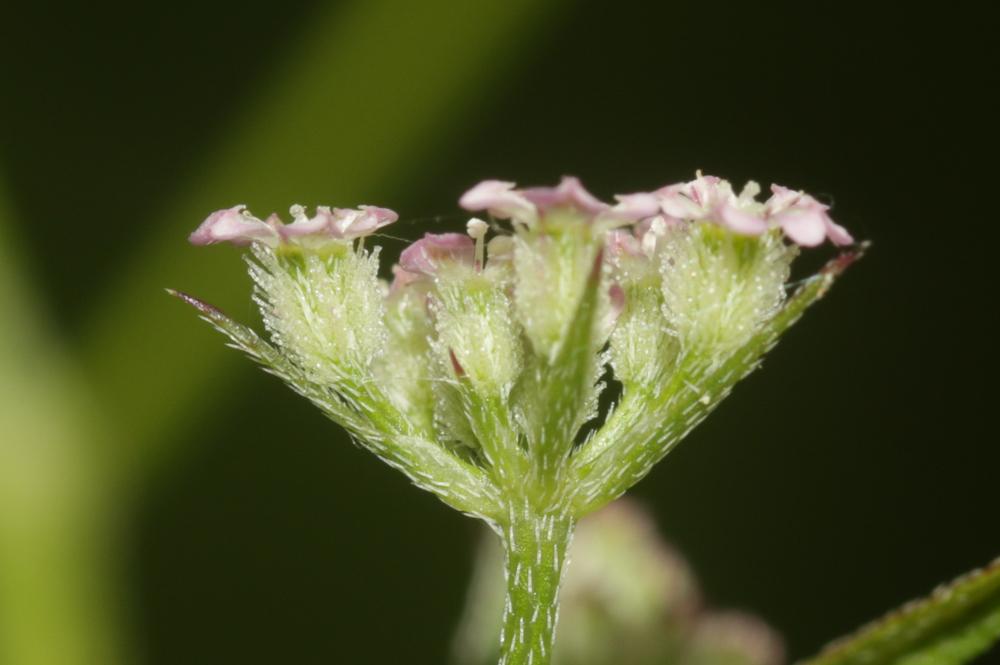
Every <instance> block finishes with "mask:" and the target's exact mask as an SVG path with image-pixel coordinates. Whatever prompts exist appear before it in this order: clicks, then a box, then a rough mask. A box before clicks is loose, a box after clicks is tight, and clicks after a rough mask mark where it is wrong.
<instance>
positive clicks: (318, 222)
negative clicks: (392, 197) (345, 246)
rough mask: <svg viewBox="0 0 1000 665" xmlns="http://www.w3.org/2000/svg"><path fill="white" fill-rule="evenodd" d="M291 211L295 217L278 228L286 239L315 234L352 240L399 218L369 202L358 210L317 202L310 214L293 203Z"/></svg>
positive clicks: (390, 211)
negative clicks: (313, 211)
mask: <svg viewBox="0 0 1000 665" xmlns="http://www.w3.org/2000/svg"><path fill="white" fill-rule="evenodd" d="M291 212H292V216H293V218H294V221H293V222H292V223H291V224H288V225H287V226H284V227H282V228H281V236H282V238H284V239H285V240H291V239H293V238H301V237H315V236H319V237H323V236H325V237H328V238H336V239H338V240H354V239H355V238H360V237H363V236H367V235H371V234H372V233H374V232H375V231H377V230H378V229H380V228H382V227H383V226H387V225H388V224H392V223H393V222H395V221H396V220H397V219H399V215H397V214H396V213H395V212H393V211H392V210H389V209H388V208H379V207H377V206H369V205H363V206H359V207H358V209H357V210H352V209H349V208H332V209H331V208H329V207H328V206H317V207H316V216H315V217H312V218H309V217H308V216H307V215H306V214H305V209H304V208H303V207H302V206H292V210H291Z"/></svg>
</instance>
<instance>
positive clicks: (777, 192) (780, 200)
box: [764, 185, 802, 215]
mask: <svg viewBox="0 0 1000 665" xmlns="http://www.w3.org/2000/svg"><path fill="white" fill-rule="evenodd" d="M801 198H802V192H797V191H795V190H794V189H789V188H787V187H782V186H781V185H771V198H769V199H768V200H767V201H766V202H765V203H764V209H765V210H766V211H767V214H768V215H777V214H779V213H781V212H784V211H785V210H788V209H789V208H790V207H792V206H793V205H795V204H796V203H798V201H799V199H801Z"/></svg>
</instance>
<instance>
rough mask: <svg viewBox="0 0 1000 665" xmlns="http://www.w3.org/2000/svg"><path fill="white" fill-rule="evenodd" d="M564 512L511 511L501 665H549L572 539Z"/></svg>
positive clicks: (505, 540) (504, 537)
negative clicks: (564, 573)
mask: <svg viewBox="0 0 1000 665" xmlns="http://www.w3.org/2000/svg"><path fill="white" fill-rule="evenodd" d="M573 526H574V520H573V518H572V517H571V516H570V515H569V514H568V513H566V512H564V511H554V512H547V511H541V510H535V509H534V508H532V507H531V506H530V505H529V504H527V503H526V504H523V505H521V506H518V507H512V508H511V510H510V512H509V516H508V522H507V524H506V525H504V528H503V529H502V540H503V545H504V551H505V568H504V575H505V576H506V580H507V602H506V604H505V606H504V615H503V628H502V629H501V632H500V665H548V663H549V662H551V660H552V645H553V642H554V640H555V631H556V622H557V621H558V618H559V585H560V582H561V581H562V574H563V570H564V568H565V566H566V554H567V550H568V549H569V543H570V540H571V539H572V537H573Z"/></svg>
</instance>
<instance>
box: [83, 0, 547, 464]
mask: <svg viewBox="0 0 1000 665" xmlns="http://www.w3.org/2000/svg"><path fill="white" fill-rule="evenodd" d="M553 6H558V3H540V2H536V1H534V0H505V1H504V2H475V3H455V2H452V1H450V0H426V1H425V2H420V3H415V4H412V5H408V4H405V3H399V2H396V1H395V0H365V2H355V3H353V4H352V5H350V6H349V7H347V8H346V9H345V10H342V11H337V12H333V13H330V14H329V15H327V16H322V17H319V18H318V19H317V20H315V21H313V22H312V23H311V24H310V29H309V31H308V32H307V33H306V34H303V35H302V37H301V38H300V39H297V40H295V42H294V43H293V44H290V45H289V46H290V53H289V54H288V58H287V59H286V60H285V63H286V64H285V66H284V67H281V68H278V70H277V71H275V72H274V76H273V77H272V80H271V82H270V84H266V85H264V86H263V90H264V91H265V93H262V94H261V95H260V96H259V99H258V100H250V101H251V102H253V103H252V104H251V105H250V107H249V108H248V111H247V113H246V114H245V115H244V117H243V118H242V121H241V122H240V123H239V124H238V126H237V128H236V129H235V131H234V132H233V133H232V134H231V135H230V136H229V137H228V140H226V141H224V142H222V144H221V147H219V149H218V150H217V152H216V153H215V154H214V155H212V157H211V159H209V160H208V165H207V167H206V168H205V170H204V172H202V173H200V174H196V175H195V183H196V184H195V185H194V186H193V187H192V188H191V189H190V190H188V191H187V192H186V193H185V194H184V195H183V196H182V197H181V198H180V199H179V200H178V202H177V204H176V205H173V206H171V207H170V208H169V209H168V210H165V211H161V212H160V213H158V214H157V215H156V216H155V219H154V221H155V220H158V221H155V223H153V224H151V225H148V224H147V223H146V221H145V216H146V215H147V213H146V211H139V213H138V214H139V218H138V219H137V220H136V228H137V229H140V228H144V227H147V226H151V227H152V228H153V229H155V231H154V233H153V234H152V235H151V236H150V237H149V238H148V240H147V242H146V243H145V244H143V245H142V246H141V247H140V249H138V250H137V251H136V252H134V254H133V257H132V259H131V260H130V261H129V263H128V265H126V266H125V267H124V270H123V271H122V273H121V276H120V277H119V279H118V280H117V281H116V284H117V288H116V290H115V291H114V293H112V294H111V295H110V297H109V298H107V299H106V300H105V301H102V302H97V303H95V308H94V312H93V315H94V318H93V322H94V323H93V326H92V328H91V330H90V334H89V336H88V338H87V345H86V349H85V350H86V356H87V362H88V368H89V369H88V371H89V372H90V373H92V374H93V376H94V378H95V379H96V382H97V383H96V387H97V388H98V390H99V393H100V396H101V398H102V402H103V403H105V404H108V405H114V418H115V420H116V422H117V423H118V425H119V426H120V430H121V435H122V437H123V439H122V442H121V445H120V446H119V447H118V449H117V451H116V456H117V457H118V458H119V459H121V460H122V461H123V463H125V464H130V465H133V466H134V465H139V466H148V465H149V464H151V463H153V462H154V461H155V460H156V459H157V458H158V457H159V456H160V455H161V454H162V452H163V447H162V446H161V445H158V443H162V442H163V441H165V440H167V439H168V438H169V434H168V430H169V429H170V428H171V427H172V426H174V425H176V424H177V422H178V421H179V419H180V418H181V417H183V416H185V415H188V416H192V415H193V414H195V413H197V411H198V407H199V403H200V402H202V401H203V400H206V399H207V398H206V396H205V393H206V392H208V389H209V388H212V387H214V388H215V389H216V390H217V391H221V390H222V389H223V387H224V386H226V385H227V383H226V382H224V381H223V380H222V379H221V376H222V375H223V374H226V373H228V370H230V369H232V367H233V366H234V365H229V366H228V367H227V366H226V365H224V363H225V362H226V361H225V360H224V358H226V355H225V354H226V351H225V350H224V349H223V348H222V347H221V345H219V344H216V343H214V340H209V339H208V337H207V333H206V332H205V331H204V330H203V329H202V328H201V327H200V326H198V325H197V322H195V321H192V320H191V317H189V316H188V313H187V312H184V311H182V310H181V308H179V307H177V306H176V305H174V304H172V303H171V302H169V301H167V300H166V299H165V298H164V297H163V296H162V295H161V294H162V293H163V288H164V287H167V286H171V287H178V288H181V289H183V290H185V291H189V292H194V293H199V294H206V296H207V297H209V298H210V299H211V300H212V302H213V303H215V304H218V305H220V306H222V307H223V308H224V309H231V310H234V311H235V312H241V311H247V310H248V309H249V306H248V303H249V298H248V293H249V288H248V286H247V284H246V282H245V280H244V279H243V278H242V277H241V273H242V271H240V270H237V269H235V267H234V263H235V257H234V255H233V253H231V252H226V251H225V250H220V251H216V252H213V251H205V250H200V251H195V250H194V249H192V248H190V247H188V246H187V243H186V242H185V237H186V235H187V234H188V233H189V232H190V231H191V230H192V229H193V228H194V227H195V226H196V225H197V224H198V223H199V222H200V221H201V220H202V219H203V218H204V217H205V215H206V214H207V213H208V212H210V211H212V210H213V209H217V208H220V207H223V206H228V205H232V204H234V203H241V202H244V203H247V204H250V205H251V206H252V207H253V208H254V209H255V210H260V211H270V210H273V209H278V208H283V207H287V206H288V204H289V203H292V202H301V203H306V204H315V203H332V204H334V205H354V204H357V203H379V204H381V205H392V200H391V198H390V197H389V196H388V194H389V192H390V191H391V187H390V184H391V183H393V182H396V183H398V182H400V181H401V179H402V178H404V177H405V178H409V179H411V185H412V179H413V178H418V177H419V176H420V173H421V172H422V171H423V170H424V169H425V165H426V163H427V161H428V160H432V159H434V157H435V152H437V151H440V149H441V147H442V144H443V142H444V140H445V139H446V138H447V137H448V136H449V135H454V133H455V126H456V121H458V120H461V118H462V116H464V115H467V113H468V111H469V109H471V108H475V103H476V102H477V100H478V99H479V98H481V97H483V96H484V95H487V93H488V92H489V90H488V87H489V86H491V85H493V84H494V83H495V82H496V77H497V74H498V73H499V72H501V71H503V70H504V69H505V68H506V67H508V66H510V65H511V64H512V63H513V62H514V61H515V58H516V56H519V55H521V54H523V52H524V51H526V50H527V49H526V48H525V45H526V43H530V42H531V41H532V40H533V38H534V37H535V35H536V28H537V25H538V24H539V19H540V18H542V17H543V16H546V15H548V14H549V13H550V12H551V9H552V8H553ZM205 103H206V104H210V103H212V100H205ZM265 214H266V213H265ZM231 362H233V363H235V362H236V359H235V357H233V360H232V361H231ZM211 399H212V401H216V399H217V398H214V397H213V398H211Z"/></svg>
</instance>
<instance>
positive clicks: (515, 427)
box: [182, 174, 857, 665]
mask: <svg viewBox="0 0 1000 665" xmlns="http://www.w3.org/2000/svg"><path fill="white" fill-rule="evenodd" d="M759 189H760V188H759V187H758V186H757V185H756V184H755V183H749V184H748V185H747V186H746V187H744V188H743V190H742V191H741V192H740V193H739V194H736V193H735V192H734V190H733V188H732V187H731V186H730V184H729V183H728V182H726V181H724V180H721V179H719V178H715V177H711V176H702V175H701V174H698V177H697V178H696V179H695V180H693V181H691V182H687V183H681V184H675V185H669V186H666V187H663V188H661V189H658V190H656V191H653V192H641V193H633V194H626V195H621V196H617V197H616V200H615V203H606V202H603V201H601V200H599V199H597V198H596V197H595V196H593V195H592V194H590V193H589V192H587V190H586V189H584V188H583V186H582V185H581V184H580V182H579V180H577V179H576V178H569V177H567V178H564V179H563V180H562V182H560V183H559V184H558V185H557V186H555V187H538V188H527V189H518V188H516V187H515V185H514V184H513V183H509V182H502V181H497V180H488V181H485V182H482V183H480V184H479V185H476V186H475V187H473V188H472V189H470V190H469V191H468V192H466V193H465V194H464V195H463V196H462V197H461V199H460V204H461V205H462V207H464V208H465V209H466V210H468V211H470V212H473V213H477V214H482V215H484V216H488V217H491V218H492V223H488V222H486V221H483V220H482V219H478V218H473V219H471V220H469V222H468V224H467V228H466V231H467V233H465V234H461V233H438V234H433V233H429V234H426V235H425V236H424V237H423V238H421V239H420V240H417V241H416V242H414V243H413V244H412V245H410V246H409V247H407V248H406V249H404V250H403V252H402V254H401V255H400V259H399V264H398V265H396V266H394V267H393V279H392V282H391V284H390V283H386V282H384V281H382V280H380V279H379V254H380V248H379V247H374V248H368V249H366V248H365V246H364V241H365V238H366V237H367V236H369V235H372V234H374V233H376V232H377V231H378V230H379V229H380V228H382V227H384V226H386V225H387V224H389V223H391V222H393V221H395V220H396V219H397V216H396V214H395V213H394V212H392V211H390V210H387V209H385V208H378V207H374V206H361V207H359V208H357V209H353V210H346V209H339V208H325V207H319V208H317V209H316V211H315V215H314V216H312V217H310V216H308V215H307V213H306V211H305V209H304V208H303V207H301V206H293V207H292V209H291V214H292V217H293V221H292V222H291V223H290V224H287V225H285V224H283V223H282V222H281V221H280V220H279V219H278V218H277V216H274V215H272V216H271V217H269V218H268V219H266V220H260V219H257V218H255V217H253V216H252V215H250V213H249V212H247V210H246V208H245V207H244V206H237V207H234V208H229V209H226V210H220V211H218V212H216V213H213V214H212V215H211V216H209V217H208V219H206V220H205V222H204V223H203V224H202V225H201V226H200V227H199V228H198V229H197V230H196V231H195V232H194V233H193V234H192V235H191V241H192V242H193V243H195V244H208V243H214V242H221V241H228V242H232V243H234V244H238V245H247V244H249V245H251V253H252V254H251V258H250V259H249V264H250V275H251V277H252V278H253V280H254V282H255V284H256V291H255V297H254V299H255V301H256V302H257V304H258V305H259V306H260V309H261V313H262V317H263V320H264V324H265V326H266V328H267V330H268V332H269V333H270V341H265V340H264V339H261V338H260V337H259V336H258V335H257V334H256V333H254V332H253V331H252V330H250V329H249V328H246V327H244V326H241V325H240V324H237V323H235V322H233V321H232V320H230V319H228V318H227V317H225V316H224V315H223V314H222V313H221V312H219V311H218V310H215V309H214V308H212V307H210V306H208V305H205V304H204V303H201V302H200V301H197V300H195V299H193V298H190V297H188V296H182V297H184V298H185V299H187V300H188V301H189V302H191V303H192V304H194V305H195V306H196V307H198V309H199V310H200V311H201V313H202V315H203V316H204V317H205V318H207V319H208V320H209V321H211V322H212V323H213V324H214V325H215V326H216V327H218V328H219V329H220V330H222V331H223V332H225V333H226V334H227V335H229V337H230V339H231V340H232V341H233V342H234V344H235V345H236V346H237V347H238V348H241V349H243V350H244V351H245V352H246V353H248V354H249V355H251V356H252V357H254V358H255V359H256V360H258V361H259V362H260V363H261V364H263V365H264V366H266V367H267V368H268V369H269V371H271V372H272V373H274V374H276V375H278V376H279V377H281V378H282V379H284V380H285V381H286V382H287V383H289V384H290V385H291V386H292V387H293V388H294V389H295V390H297V391H298V392H299V393H301V394H302V395H304V396H306V397H307V398H309V399H310V400H311V401H312V402H313V403H315V404H316V405H317V406H318V407H319V408H321V409H322V410H323V411H324V412H325V413H326V414H327V415H328V416H329V417H330V418H331V419H333V420H334V421H336V422H338V423H340V424H341V425H342V426H343V427H344V428H346V429H347V430H348V431H349V432H350V433H351V434H352V436H353V437H354V438H355V440H357V441H358V442H359V443H360V444H361V445H363V446H365V447H367V448H368V449H369V450H371V451H372V452H374V453H376V454H377V455H379V456H380V457H382V458H383V459H384V460H385V461H386V462H388V463H389V464H390V465H392V466H394V467H396V468H398V469H400V470H401V471H403V472H404V473H406V474H407V475H408V476H409V477H410V478H411V479H412V480H413V481H414V482H415V483H416V484H417V485H419V486H420V487H422V488H424V489H426V490H428V491H431V492H433V493H435V494H436V495H437V496H438V497H439V498H441V499H442V500H443V501H444V502H446V503H447V504H449V505H451V506H452V507H454V508H456V509H458V510H461V511H463V512H466V513H468V514H471V515H474V516H477V517H480V518H482V519H484V520H485V521H486V522H487V523H488V524H490V525H491V526H492V527H493V528H494V529H495V530H496V532H497V533H498V534H500V536H501V538H502V540H503V542H504V545H505V548H506V551H507V558H506V565H507V580H508V600H507V603H506V610H505V617H504V627H503V630H502V640H501V641H502V653H503V658H502V660H501V662H502V663H507V664H509V665H513V664H514V663H524V662H529V663H530V662H534V663H536V664H537V665H541V664H542V663H546V662H548V661H549V658H550V655H551V649H552V634H553V629H554V626H555V616H556V611H555V610H556V604H557V599H558V588H559V581H560V579H561V575H562V570H563V564H564V562H565V556H566V549H567V547H568V543H569V539H570V536H571V534H572V532H573V527H574V525H575V523H576V520H578V519H579V518H580V517H582V516H583V515H586V514H588V513H590V512H592V511H594V510H596V509H597V508H599V507H601V506H602V505H604V504H606V503H608V502H609V501H611V500H613V499H614V498H616V497H618V496H619V495H621V494H622V493H624V492H625V491H626V490H627V489H628V488H629V487H631V486H632V485H634V484H635V483H636V482H638V481H639V480H640V479H641V478H642V477H643V476H645V475H646V474H647V473H648V472H649V471H650V469H651V468H652V467H653V466H654V465H655V464H656V463H657V462H658V461H659V460H660V459H661V458H662V457H663V456H664V455H666V454H667V453H668V452H669V451H670V450H672V449H673V447H674V446H675V445H676V444H677V443H678V442H679V441H681V440H682V439H683V438H684V436H685V435H686V434H687V433H688V432H689V431H690V430H691V429H692V428H693V427H695V426H696V425H697V424H698V423H699V422H700V421H701V420H702V419H703V418H704V417H705V416H706V415H707V414H708V413H710V412H711V410H712V409H714V408H715V406H716V405H718V404H719V402H720V401H721V400H722V399H723V398H724V397H725V396H726V395H727V394H728V393H729V391H730V390H731V388H732V387H733V386H734V385H735V384H736V383H737V382H738V381H739V380H740V379H742V378H743V377H744V376H746V375H747V374H748V373H749V372H751V371H752V370H753V369H754V368H755V367H756V366H757V365H758V363H759V361H760V358H761V357H762V356H763V354H764V353H765V352H766V351H767V350H768V349H770V348H771V347H772V346H773V345H774V344H775V342H776V341H777V339H778V338H779V337H780V335H781V334H782V333H783V332H784V331H785V330H786V329H788V327H789V326H791V325H792V324H793V323H794V322H795V321H796V320H797V319H798V317H799V316H800V315H801V314H802V312H803V311H804V310H805V309H806V307H808V306H809V305H810V304H811V303H813V302H814V301H815V300H817V299H818V298H819V297H821V296H822V295H823V294H824V293H825V292H826V290H827V289H828V287H829V286H830V284H831V283H832V281H833V279H834V277H836V275H837V274H839V273H840V272H841V271H842V270H843V269H844V268H845V267H846V266H847V265H849V263H850V261H851V258H852V257H853V256H855V255H856V252H857V250H856V249H853V248H852V249H848V250H847V251H846V252H845V253H844V254H842V255H841V256H840V257H838V258H837V259H836V260H834V261H833V262H831V263H830V264H829V265H828V267H827V268H825V269H824V270H823V271H821V273H819V274H818V275H816V276H814V277H813V278H811V279H808V280H805V282H803V284H802V285H801V286H800V287H799V289H798V290H797V291H796V292H795V294H793V295H792V296H791V297H789V296H788V294H787V293H786V289H787V280H788V275H789V272H790V266H791V263H792V260H793V259H794V257H795V256H796V254H797V252H798V249H799V247H800V246H814V245H818V244H820V243H822V242H823V241H824V240H826V239H828V240H830V241H831V243H833V244H834V245H849V244H851V243H852V242H853V241H852V238H851V236H850V235H849V234H848V233H847V231H845V230H844V229H843V228H842V227H840V226H838V225H837V224H835V223H834V222H833V221H832V220H831V219H830V217H829V215H828V209H827V207H826V206H824V205H822V204H821V203H819V202H818V201H816V199H814V198H813V197H811V196H809V195H808V194H805V193H802V192H793V191H791V190H789V189H786V188H783V187H779V186H773V187H772V192H773V195H772V196H771V197H770V198H769V199H768V200H767V201H766V202H764V203H759V202H758V201H757V200H756V195H757V194H758V192H759ZM504 220H509V225H507V224H503V223H502V222H503V221H504ZM491 229H492V230H493V231H494V233H493V237H492V238H490V239H489V240H488V241H487V234H488V232H489V231H490V230H491ZM789 241H790V242H789ZM609 367H610V368H611V370H612V373H611V374H609V373H608V372H607V369H608V368H609ZM609 376H610V380H613V381H616V382H618V383H619V384H620V385H621V388H622V393H621V397H620V399H619V400H618V402H617V404H615V405H614V406H613V407H612V408H611V409H610V411H608V412H607V413H605V414H603V418H601V417H600V416H601V415H602V414H601V413H600V409H599V397H600V395H601V393H602V391H603V389H604V388H605V385H606V383H607V382H608V380H609V379H608V377H609Z"/></svg>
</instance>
